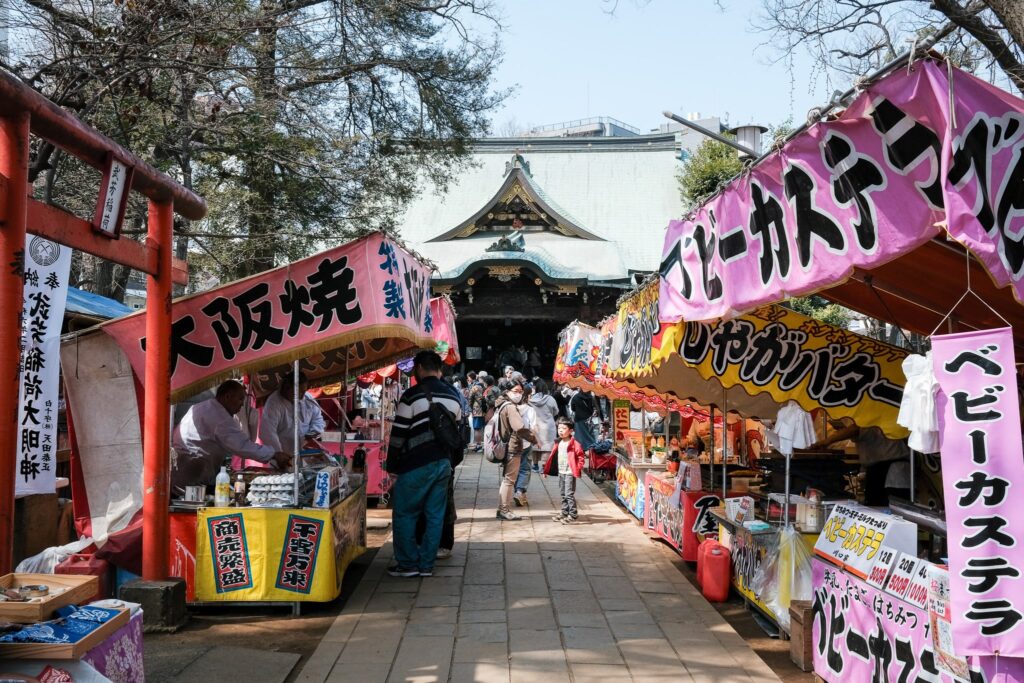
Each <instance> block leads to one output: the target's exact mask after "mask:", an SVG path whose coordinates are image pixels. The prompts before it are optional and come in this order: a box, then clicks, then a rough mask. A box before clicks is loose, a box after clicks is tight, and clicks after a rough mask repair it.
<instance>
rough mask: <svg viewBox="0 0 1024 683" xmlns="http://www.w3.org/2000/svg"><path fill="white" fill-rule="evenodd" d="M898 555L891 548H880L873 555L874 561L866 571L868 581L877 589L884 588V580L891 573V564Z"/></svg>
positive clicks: (893, 563)
mask: <svg viewBox="0 0 1024 683" xmlns="http://www.w3.org/2000/svg"><path fill="white" fill-rule="evenodd" d="M898 555H899V553H897V552H896V551H895V550H893V549H892V548H882V549H881V550H879V551H878V554H877V555H875V563H874V564H873V565H871V571H870V572H868V579H867V581H868V583H869V584H871V585H872V586H874V587H875V588H878V589H883V588H885V582H886V580H887V579H888V578H889V575H890V574H892V569H893V565H895V564H896V557H897V556H898Z"/></svg>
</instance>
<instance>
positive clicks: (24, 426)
mask: <svg viewBox="0 0 1024 683" xmlns="http://www.w3.org/2000/svg"><path fill="white" fill-rule="evenodd" d="M23 267H24V270H23V271H22V275H23V278H24V283H25V287H24V297H23V300H24V308H23V311H22V316H21V319H22V336H21V360H20V363H19V371H20V380H19V384H18V386H19V394H18V418H17V419H18V445H17V449H18V450H17V458H16V460H15V463H16V464H15V468H16V469H15V472H14V476H15V486H14V492H15V496H17V497H21V496H27V495H30V494H35V493H49V494H53V492H54V491H56V490H57V488H56V478H57V413H58V408H57V402H58V400H59V391H58V385H59V383H60V329H61V325H62V323H63V321H64V305H65V303H66V302H67V296H68V276H69V275H70V272H71V250H70V249H68V248H67V247H65V246H63V245H61V244H57V243H56V242H51V241H50V240H47V239H43V238H42V237H34V236H33V237H30V238H29V240H28V244H26V245H25V257H24V266H23Z"/></svg>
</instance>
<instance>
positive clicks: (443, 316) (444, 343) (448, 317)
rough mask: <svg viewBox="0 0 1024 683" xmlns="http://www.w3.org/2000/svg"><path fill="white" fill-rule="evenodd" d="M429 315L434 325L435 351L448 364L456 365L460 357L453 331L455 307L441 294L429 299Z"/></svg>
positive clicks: (456, 337)
mask: <svg viewBox="0 0 1024 683" xmlns="http://www.w3.org/2000/svg"><path fill="white" fill-rule="evenodd" d="M430 317H431V321H432V322H433V325H434V331H433V336H434V340H435V341H436V342H437V346H436V347H435V348H436V350H437V353H438V354H439V355H440V356H441V359H442V360H443V361H444V362H445V363H447V364H448V365H458V364H459V361H460V360H462V358H461V357H460V356H459V337H458V335H457V334H456V333H455V309H454V308H452V302H451V301H449V300H448V299H447V298H445V297H443V296H437V297H434V298H433V299H431V300H430Z"/></svg>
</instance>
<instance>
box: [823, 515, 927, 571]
mask: <svg viewBox="0 0 1024 683" xmlns="http://www.w3.org/2000/svg"><path fill="white" fill-rule="evenodd" d="M883 544H884V545H885V546H887V547H889V548H891V549H893V550H897V551H901V552H906V553H913V552H914V551H915V550H916V546H917V525H915V524H912V523H911V522H907V521H905V520H903V519H900V518H898V517H895V516H893V515H887V514H884V513H881V512H877V511H876V510H873V509H871V508H867V507H864V506H861V505H836V506H835V507H834V508H832V514H830V515H829V517H828V520H827V521H826V522H825V528H824V529H823V530H822V532H821V535H820V536H819V537H818V540H817V542H816V543H815V544H814V552H815V554H817V555H819V556H821V557H824V558H825V559H827V560H829V561H831V562H834V563H836V564H838V565H840V566H841V567H843V568H844V569H846V570H847V571H849V572H850V573H851V574H854V575H856V576H858V577H860V578H862V579H866V578H867V577H868V575H869V574H870V573H871V569H872V568H873V567H874V564H875V559H876V558H877V557H878V555H879V553H880V552H881V550H882V547H883Z"/></svg>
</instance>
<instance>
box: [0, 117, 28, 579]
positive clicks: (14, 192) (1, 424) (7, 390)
mask: <svg viewBox="0 0 1024 683" xmlns="http://www.w3.org/2000/svg"><path fill="white" fill-rule="evenodd" d="M28 130H29V116H28V113H27V112H20V113H17V114H12V115H11V116H7V117H3V118H0V175H3V176H6V178H7V183H8V185H7V193H6V194H5V195H4V196H3V197H0V207H2V208H0V211H2V213H0V219H2V220H3V229H0V263H2V264H3V267H2V268H0V329H3V334H0V576H2V575H4V574H9V573H10V572H11V571H13V569H14V567H13V563H14V487H15V478H16V477H17V476H18V473H17V472H16V471H15V469H16V466H17V462H18V453H17V451H18V396H19V395H20V394H21V391H20V389H21V380H20V377H21V373H20V366H21V346H20V342H21V309H22V308H23V307H24V305H25V304H24V296H25V292H24V284H25V282H24V280H23V279H22V273H21V272H20V269H19V268H17V267H16V266H15V267H12V266H14V264H16V263H18V260H19V258H24V254H25V223H26V221H27V220H28V190H29V187H28V157H29V140H28Z"/></svg>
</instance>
